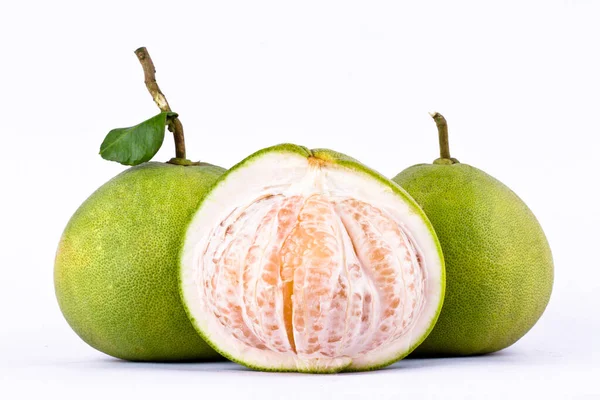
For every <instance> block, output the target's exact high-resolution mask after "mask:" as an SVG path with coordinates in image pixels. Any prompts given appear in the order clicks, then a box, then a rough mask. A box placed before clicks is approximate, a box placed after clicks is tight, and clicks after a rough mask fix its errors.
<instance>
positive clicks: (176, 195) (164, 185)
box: [54, 162, 224, 361]
mask: <svg viewBox="0 0 600 400" xmlns="http://www.w3.org/2000/svg"><path fill="white" fill-rule="evenodd" d="M223 171H224V169H222V168H220V167H216V166H212V165H208V164H206V165H200V166H179V165H173V164H167V163H155V162H151V163H145V164H141V165H139V166H136V167H133V168H130V169H128V170H126V171H125V172H123V173H121V174H120V175H118V176H116V177H115V178H113V179H112V180H110V181H109V182H107V183H106V184H105V185H103V186H102V187H100V188H99V189H98V190H97V191H96V192H95V193H93V194H92V195H91V196H90V197H89V198H88V199H87V200H86V201H85V202H84V203H83V204H82V205H81V207H79V209H78V210H77V211H76V212H75V214H74V215H73V217H72V218H71V220H70V221H69V223H68V225H67V227H66V229H65V231H64V233H63V235H62V237H61V239H60V243H59V246H58V251H57V254H56V263H55V270H54V282H55V289H56V297H57V298H58V302H59V305H60V308H61V310H62V312H63V314H64V316H65V318H66V319H67V321H68V323H69V324H70V325H71V327H72V328H73V330H74V331H75V332H76V333H77V334H78V335H79V336H80V337H81V338H82V339H83V340H84V341H85V342H87V343H88V344H89V345H91V346H92V347H94V348H96V349H98V350H100V351H102V352H104V353H106V354H109V355H111V356H114V357H118V358H122V359H127V360H139V361H177V360H191V359H212V358H218V354H217V353H216V352H215V351H214V350H212V349H211V348H210V347H209V346H208V345H207V344H206V343H205V342H204V341H203V340H202V339H201V338H200V336H198V334H197V333H196V331H195V330H194V328H193V326H192V324H191V323H190V321H189V320H188V318H187V316H186V313H185V311H184V308H183V305H182V304H181V299H180V296H179V289H178V281H177V271H178V255H179V252H180V249H181V246H182V244H183V239H184V235H185V230H186V227H187V224H188V223H189V220H190V219H191V217H192V215H193V214H194V212H195V211H196V209H197V208H198V204H199V203H200V201H201V200H202V198H203V196H204V195H205V193H206V192H207V190H208V189H209V187H210V186H211V185H212V184H213V183H214V182H215V181H216V179H217V178H218V177H219V176H220V175H221V174H222V173H223Z"/></svg>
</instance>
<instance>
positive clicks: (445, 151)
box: [429, 112, 450, 159]
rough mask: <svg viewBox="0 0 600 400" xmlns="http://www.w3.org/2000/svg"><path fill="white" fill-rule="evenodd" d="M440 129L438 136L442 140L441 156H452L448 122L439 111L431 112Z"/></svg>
mask: <svg viewBox="0 0 600 400" xmlns="http://www.w3.org/2000/svg"><path fill="white" fill-rule="evenodd" d="M429 115H431V117H432V118H433V120H434V121H435V124H436V125H437V129H438V136H439V140H440V158H446V159H449V158H450V143H449V142H448V123H447V122H446V118H444V116H443V115H442V114H440V113H439V112H434V113H429Z"/></svg>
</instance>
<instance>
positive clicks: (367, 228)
mask: <svg viewBox="0 0 600 400" xmlns="http://www.w3.org/2000/svg"><path fill="white" fill-rule="evenodd" d="M180 268H181V269H180V280H181V295H182V299H183V303H184V305H185V307H186V310H187V312H188V314H189V316H190V319H191V321H192V322H193V324H194V326H195V328H196V329H197V330H198V332H199V333H200V334H201V335H202V337H203V338H204V339H205V340H206V341H207V342H209V343H210V344H211V345H212V346H213V347H214V348H215V349H216V350H217V351H219V352H220V353H221V354H223V355H224V356H226V357H227V358H229V359H231V360H233V361H236V362H238V363H241V364H244V365H246V366H249V367H251V368H255V369H259V370H266V371H302V372H335V371H341V370H344V371H360V370H370V369H375V368H380V367H383V366H385V365H388V364H390V363H393V362H395V361H396V360H399V359H401V358H403V357H405V356H406V355H407V354H409V353H410V352H411V351H412V350H413V349H414V348H415V347H416V346H418V345H419V344H420V343H421V342H422V341H423V340H424V338H425V337H426V336H427V334H428V333H429V332H430V330H431V329H432V328H433V326H434V324H435V321H436V319H437V316H438V314H439V312H440V309H441V305H442V301H443V297H444V279H445V278H444V267H443V259H442V253H441V249H440V246H439V243H438V241H437V238H436V236H435V233H434V231H433V228H432V227H431V225H430V223H429V221H428V220H427V217H426V216H425V214H424V213H423V211H422V210H421V209H420V208H419V206H418V205H417V204H416V203H415V202H414V200H413V199H412V198H411V197H410V196H409V195H407V194H406V192H405V191H404V190H402V188H400V187H399V186H398V185H396V184H395V183H393V182H392V181H391V180H389V179H387V178H385V177H383V176H382V175H380V174H378V173H377V172H375V171H373V170H371V169H369V168H368V167H366V166H364V165H363V164H360V163H359V162H358V161H356V160H354V159H352V158H350V157H347V156H345V155H343V154H340V153H336V152H333V151H330V150H308V149H307V148H305V147H300V146H295V145H291V144H283V145H278V146H274V147H270V148H267V149H264V150H261V151H258V152H257V153H254V154H253V155H251V156H249V157H248V158H246V159H245V160H243V161H242V162H240V163H239V164H237V165H236V166H234V167H233V168H232V169H230V170H229V171H228V172H226V173H225V174H224V175H222V176H221V178H220V179H219V180H218V182H217V183H216V184H215V186H214V187H213V189H212V190H211V192H210V193H209V194H208V195H207V196H206V197H205V198H204V200H203V201H202V203H201V204H200V206H199V207H198V211H197V212H196V214H195V215H194V217H193V219H192V220H191V222H190V224H189V227H188V229H187V232H186V234H185V242H184V246H183V248H182V252H181V267H180Z"/></svg>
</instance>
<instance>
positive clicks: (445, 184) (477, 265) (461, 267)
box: [393, 163, 554, 356]
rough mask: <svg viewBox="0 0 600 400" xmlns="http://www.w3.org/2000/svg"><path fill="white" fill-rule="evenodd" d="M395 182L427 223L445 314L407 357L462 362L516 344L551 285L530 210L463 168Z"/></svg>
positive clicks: (548, 257)
mask: <svg viewBox="0 0 600 400" xmlns="http://www.w3.org/2000/svg"><path fill="white" fill-rule="evenodd" d="M393 180H394V181H395V182H396V183H398V184H399V185H400V186H402V187H403V188H404V189H406V191H407V192H408V193H409V194H411V195H412V196H413V198H414V199H415V200H416V201H417V203H419V205H420V206H421V207H422V208H423V210H424V211H425V213H426V214H427V216H428V217H429V220H430V221H431V223H432V224H433V226H434V228H435V230H436V233H437V236H438V238H439V240H440V242H441V244H442V249H443V251H444V258H445V263H446V274H447V288H446V298H445V301H444V307H443V308H442V312H441V314H440V316H439V319H438V322H437V324H436V326H435V328H434V329H433V331H432V332H431V334H430V335H429V336H428V337H427V339H426V340H425V341H424V342H423V344H422V345H421V346H419V347H418V348H417V349H416V350H415V352H414V353H413V355H417V356H418V355H421V356H467V355H475V354H484V353H490V352H494V351H498V350H501V349H504V348H506V347H508V346H510V345H512V344H513V343H515V342H516V341H517V340H518V339H520V338H521V337H522V336H523V335H525V333H527V332H528V331H529V330H530V329H531V328H532V327H533V325H534V324H535V323H536V322H537V320H538V319H539V318H540V317H541V315H542V313H543V311H544V309H545V308H546V305H547V304H548V301H549V299H550V294H551V291H552V284H553V274H554V273H553V262H552V254H551V251H550V246H549V244H548V242H547V240H546V236H545V235H544V232H543V230H542V228H541V226H540V224H539V223H538V221H537V219H536V218H535V216H534V215H533V213H532V212H531V210H530V209H529V208H528V207H527V205H525V203H524V202H523V201H522V200H521V199H520V198H519V197H518V196H517V195H516V194H515V193H514V192H513V191H512V190H510V189H509V188H508V187H506V186H505V185H504V184H502V183H501V182H500V181H498V180H496V179H495V178H493V177H491V176H490V175H488V174H486V173H485V172H483V171H481V170H479V169H477V168H474V167H471V166H469V165H466V164H460V163H459V164H453V165H432V164H420V165H415V166H412V167H410V168H407V169H406V170H404V171H402V172H401V173H400V174H398V175H397V176H396V177H394V178H393Z"/></svg>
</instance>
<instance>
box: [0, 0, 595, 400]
mask: <svg viewBox="0 0 600 400" xmlns="http://www.w3.org/2000/svg"><path fill="white" fill-rule="evenodd" d="M599 19H600V5H599V3H598V2H593V1H591V0H589V1H584V0H581V1H576V0H572V1H566V0H564V1H498V2H475V1H474V2H464V1H446V2H444V1H438V2H417V1H411V2H404V3H403V2H399V1H363V2H357V1H306V0H305V1H297V2H289V1H271V2H269V1H238V2H233V1H212V2H207V1H204V2H192V1H189V2H178V1H166V0H165V1H163V2H155V1H144V2H137V3H134V2H127V1H124V0H121V1H118V2H113V1H107V0H105V1H102V2H96V4H92V3H91V2H85V1H79V2H72V3H67V2H64V1H58V0H55V1H45V2H41V1H40V2H29V1H11V2H3V3H2V7H1V10H0V110H2V111H1V115H2V119H3V124H2V125H3V126H2V137H1V139H0V143H1V145H0V160H1V161H2V175H1V176H2V183H1V187H2V194H1V196H0V202H1V206H0V234H1V238H0V239H1V241H0V243H2V245H1V252H0V254H1V258H0V259H1V263H0V266H1V268H2V270H1V271H2V272H1V275H0V281H1V282H2V283H1V284H0V285H1V286H0V398H3V399H12V398H33V397H44V398H58V397H59V396H60V397H61V398H63V399H64V398H77V397H82V396H85V398H103V397H107V396H109V397H111V398H121V397H125V396H128V397H132V396H133V398H142V396H143V397H144V398H165V397H167V396H168V398H179V397H177V396H190V397H192V398H199V399H225V398H232V399H253V398H260V399H268V398H287V399H317V398H343V399H353V398H390V399H402V398H418V397H421V396H423V397H444V398H451V397H454V398H484V397H485V398H488V397H504V398H506V397H507V396H509V397H510V398H521V397H527V396H529V397H531V396H536V397H537V396H541V395H544V396H546V398H548V397H557V398H571V397H580V396H581V397H586V395H587V396H590V397H594V396H600V387H599V383H598V378H599V377H600V367H599V365H600V361H599V358H600V344H599V342H600V340H599V337H600V317H599V315H600V311H599V310H600V301H599V300H598V299H599V297H600V296H599V291H600V283H599V280H600V272H599V271H600V268H599V267H600V265H599V262H598V247H599V235H598V226H599V224H600V213H599V212H598V207H599V206H598V205H599V199H598V172H600V167H599V165H600V156H599V147H600V139H599V137H600V132H599V127H598V125H599V123H598V120H599V113H600V107H599V105H600V58H599V55H598V54H599V49H600V23H599V22H598V21H599ZM139 46H147V47H148V49H149V51H150V53H151V55H152V56H153V58H154V62H155V64H156V66H157V77H158V81H159V83H160V85H161V87H162V89H163V91H164V92H165V94H166V95H167V97H168V99H169V100H170V102H171V105H172V107H173V109H174V111H176V112H178V113H179V114H180V116H181V119H182V121H183V124H184V127H185V132H186V138H187V144H188V155H189V156H190V158H194V159H202V160H204V161H209V162H212V163H215V164H219V165H222V166H225V167H228V166H231V165H232V164H234V163H235V162H237V161H239V160H240V159H242V158H243V157H245V156H246V155H248V154H250V153H251V152H254V151H255V150H257V149H260V148H262V147H265V146H268V145H272V144H276V143H280V142H294V143H298V144H303V145H306V146H308V147H328V148H333V149H336V150H338V151H341V152H344V153H347V154H349V155H352V156H354V157H356V158H358V159H359V160H361V161H363V162H364V163H366V164H368V165H370V166H371V167H373V168H375V169H377V170H379V171H380V172H382V173H384V174H386V175H388V176H393V175H395V174H396V173H397V172H399V171H400V170H402V169H404V168H405V167H407V166H409V165H412V164H415V163H419V162H430V161H432V160H433V159H434V158H436V157H437V137H436V130H435V125H434V123H433V121H432V120H431V119H430V117H429V115H428V114H427V112H428V111H432V110H437V111H440V112H442V113H443V114H444V115H445V116H446V118H447V119H448V121H449V126H450V141H451V149H452V154H453V156H455V157H457V158H458V159H459V160H460V161H462V162H465V163H468V164H471V165H474V166H477V167H479V168H481V169H483V170H484V171H486V172H488V173H490V174H491V175H493V176H495V177H497V178H498V179H500V180H501V181H503V182H504V183H506V184H507V185H508V186H509V187H511V188H512V189H513V190H515V191H516V192H517V193H518V194H519V195H520V196H521V197H522V198H523V199H524V200H525V201H526V202H527V204H528V205H529V206H530V207H531V208H532V210H533V211H534V212H535V214H536V215H537V217H538V218H539V220H540V221H541V223H542V226H543V227H544V229H545V231H546V233H547V236H548V239H549V241H550V244H551V246H552V249H553V252H554V258H555V265H556V277H555V286H554V292H553V296H552V299H551V301H550V305H549V306H548V308H547V310H546V313H545V314H544V316H543V317H542V319H541V320H540V321H539V323H538V324H537V325H536V326H535V328H534V329H533V330H531V331H530V332H529V333H528V334H527V335H526V336H525V337H524V338H523V339H522V340H521V341H519V342H518V343H517V344H516V345H514V346H512V347H511V348H509V349H507V350H505V351H502V352H500V353H497V354H494V355H491V356H486V357H475V358H464V359H433V360H404V361H402V362H400V363H398V364H396V365H394V366H393V367H391V368H388V369H386V370H383V371H377V372H370V373H361V374H343V375H334V376H310V375H298V374H285V375H284V374H280V375H278V374H266V373H258V372H253V371H249V370H246V369H244V368H242V367H238V366H236V365H234V364H229V363H217V364H168V365H161V364H139V363H137V364H136V363H127V362H121V361H116V360H114V359H112V358H110V357H108V356H105V355H103V354H101V353H99V352H97V351H95V350H93V349H91V348H90V347H88V346H87V345H86V344H85V343H83V342H82V341H81V340H80V339H79V338H78V337H77V336H76V335H75V334H74V333H73V332H72V331H71V329H70V328H69V327H68V325H67V324H66V322H65V321H64V319H63V318H62V315H61V313H60V311H59V309H58V306H57V303H56V301H55V298H54V288H53V281H52V273H53V258H54V252H55V249H56V246H57V243H58V239H59V237H60V234H61V231H62V229H63V228H64V226H65V224H66V223H67V221H68V219H69V218H70V216H71V214H72V213H73V212H74V211H75V210H76V208H77V207H78V206H79V204H80V203H81V202H82V201H83V200H84V199H85V198H86V197H87V196H88V195H89V194H91V193H92V191H94V190H95V189H96V188H97V187H99V186H100V185H101V184H103V183H104V182H105V181H107V180H108V179H109V178H111V177H112V176H114V175H116V174H117V173H118V172H120V171H122V170H123V169H124V167H122V166H120V165H119V164H116V163H110V162H107V161H104V160H102V159H101V158H100V156H98V154H97V153H98V149H99V145H100V143H101V141H102V139H103V137H104V135H105V134H106V133H107V132H108V131H109V130H110V129H112V128H115V127H122V126H130V125H133V124H136V123H138V122H140V121H141V120H143V119H146V118H148V117H150V116H153V115H154V114H156V113H157V109H156V108H155V106H154V104H153V102H152V101H151V99H150V96H149V95H148V93H147V92H146V89H145V87H144V85H143V79H142V71H141V68H140V66H139V64H138V61H137V59H136V57H135V55H134V54H133V50H134V49H136V48H137V47H139ZM172 149H173V147H172V142H171V138H170V136H168V137H167V139H166V142H165V146H164V147H163V149H162V150H161V151H160V152H159V154H158V156H157V159H159V160H167V159H168V158H170V157H171V156H173V150H172ZM414 395H417V396H414ZM407 396H410V397H407Z"/></svg>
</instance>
